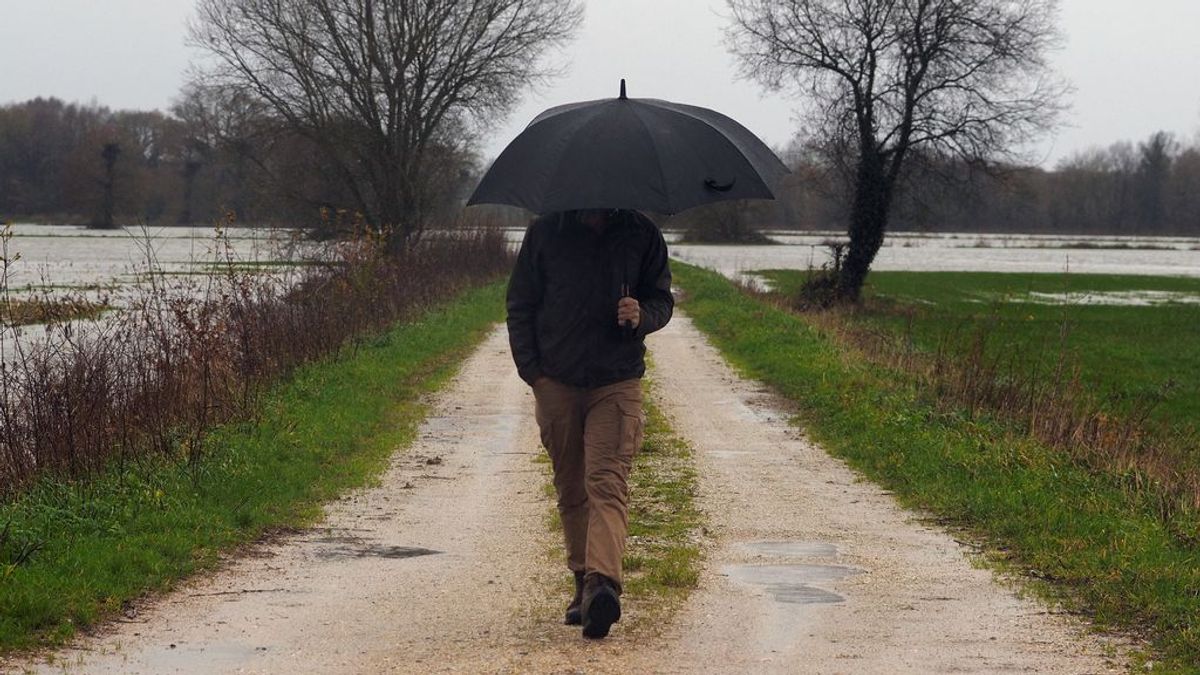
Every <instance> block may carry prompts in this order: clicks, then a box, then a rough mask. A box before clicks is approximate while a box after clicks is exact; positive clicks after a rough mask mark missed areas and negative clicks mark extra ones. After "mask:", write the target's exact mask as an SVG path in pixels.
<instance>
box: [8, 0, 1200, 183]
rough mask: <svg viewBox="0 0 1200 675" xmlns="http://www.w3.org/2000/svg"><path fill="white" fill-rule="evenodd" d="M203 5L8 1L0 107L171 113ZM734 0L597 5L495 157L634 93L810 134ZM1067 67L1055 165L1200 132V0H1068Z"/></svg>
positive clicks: (501, 135) (502, 132)
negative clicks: (763, 61)
mask: <svg viewBox="0 0 1200 675" xmlns="http://www.w3.org/2000/svg"><path fill="white" fill-rule="evenodd" d="M192 5H193V0H0V45H3V55H4V56H3V61H2V63H0V102H12V101H19V100H24V99H28V98H32V97H35V96H57V97H60V98H63V99H67V100H70V101H85V102H86V101H90V100H92V99H95V100H96V101H98V102H100V103H102V104H105V105H109V106H112V107H115V108H165V107H166V106H168V105H169V104H170V102H171V100H172V99H173V97H174V96H175V94H176V92H177V91H178V90H179V87H180V85H181V84H182V82H183V79H184V74H185V70H186V68H187V65H188V62H189V59H190V58H192V57H193V56H194V55H193V54H191V53H190V52H189V50H188V48H187V47H185V45H184V32H185V28H184V24H185V21H186V20H187V17H188V16H189V15H190V13H191V9H192ZM725 23H726V20H725V9H724V2H722V1H721V0H589V1H588V2H587V18H586V23H585V25H584V27H583V30H582V32H581V34H580V36H579V39H578V40H577V41H575V42H574V43H572V44H571V45H570V46H568V47H567V48H566V49H565V50H564V51H563V52H562V53H560V54H558V55H557V56H556V58H557V59H559V60H563V61H565V62H566V64H567V75H566V76H565V77H563V78H561V79H559V80H557V81H556V82H555V83H554V84H552V85H551V86H550V87H547V88H546V89H544V90H543V91H539V92H535V93H531V94H530V95H529V96H527V97H526V99H525V101H524V102H523V104H522V105H521V106H520V107H519V108H517V109H516V110H515V111H514V112H513V114H512V115H511V117H510V118H509V119H507V120H505V121H504V122H502V123H499V124H497V125H496V127H495V129H494V130H493V133H492V134H491V135H490V136H489V139H488V141H487V143H486V144H485V147H484V151H485V155H487V156H492V155H495V154H496V153H497V152H499V150H500V149H501V148H503V147H504V145H505V144H506V143H507V142H508V141H509V140H511V139H512V137H513V136H515V135H516V134H517V133H518V132H519V131H520V130H521V128H522V127H524V125H525V124H526V123H528V122H529V120H530V119H532V118H533V117H534V116H535V115H536V114H537V113H538V112H540V111H541V110H542V109H544V108H547V107H549V106H551V105H555V104H558V103H563V102H567V101H574V100H583V99H593V98H603V97H608V96H615V95H616V94H617V86H618V82H619V80H620V78H622V77H625V78H627V79H628V80H629V94H630V96H634V97H638V96H646V97H654V98H664V99H669V100H675V101H680V102H685V103H692V104H696V105H702V106H706V107H711V108H715V109H717V110H720V111H721V112H724V113H726V114H728V115H731V116H732V117H735V118H737V119H738V120H739V121H741V122H742V123H743V124H745V125H746V126H747V127H749V128H750V129H751V130H753V131H755V132H757V133H758V134H759V135H761V136H762V137H763V138H764V139H766V140H767V142H768V143H771V144H775V145H783V144H785V143H786V142H787V140H788V139H789V138H790V137H791V136H792V134H794V133H795V131H796V130H797V121H796V119H795V111H796V110H797V109H798V108H799V102H798V101H796V100H794V99H792V100H790V99H789V98H788V97H787V96H786V95H783V94H763V93H762V92H761V91H760V89H759V87H758V86H757V85H755V84H753V83H750V82H739V81H737V79H736V73H735V69H734V64H733V60H732V59H731V58H730V57H729V56H728V54H726V52H725V50H724V48H723V46H722V44H721V30H722V28H723V26H724V25H725ZM1062 26H1063V29H1064V31H1065V32H1066V36H1067V45H1066V47H1065V49H1064V50H1063V51H1062V52H1060V53H1059V54H1057V55H1056V57H1055V61H1056V63H1057V64H1058V69H1059V72H1060V73H1061V74H1062V75H1064V76H1065V77H1066V78H1067V79H1069V80H1070V81H1071V82H1072V83H1073V84H1074V86H1075V87H1076V92H1075V94H1074V96H1073V98H1072V105H1073V110H1072V112H1071V113H1070V115H1069V117H1068V122H1069V124H1070V126H1069V127H1067V128H1065V129H1063V130H1062V131H1060V132H1059V133H1058V134H1057V136H1056V137H1054V138H1052V139H1047V140H1046V142H1045V144H1044V147H1043V148H1042V149H1041V151H1040V154H1041V156H1043V157H1045V162H1046V163H1047V164H1053V162H1054V161H1056V160H1057V159H1059V158H1061V157H1062V156H1064V155H1067V154H1070V153H1072V152H1074V151H1077V150H1081V149H1084V148H1087V147H1088V146H1093V145H1108V144H1109V143H1112V142H1114V141H1117V140H1122V139H1128V140H1140V139H1142V138H1145V137H1146V136H1148V135H1149V134H1150V133H1152V132H1154V131H1156V130H1159V129H1166V130H1168V131H1172V132H1175V133H1176V134H1177V135H1179V136H1180V137H1181V138H1185V139H1193V138H1195V137H1196V135H1197V132H1200V37H1198V35H1197V31H1198V30H1200V0H1140V1H1135V0H1064V1H1063V11H1062Z"/></svg>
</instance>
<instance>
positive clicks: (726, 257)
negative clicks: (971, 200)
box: [8, 224, 1200, 293]
mask: <svg viewBox="0 0 1200 675" xmlns="http://www.w3.org/2000/svg"><path fill="white" fill-rule="evenodd" d="M13 232H14V236H13V238H12V241H11V242H10V243H9V248H10V251H9V254H10V256H11V255H12V254H14V253H16V254H19V255H20V260H19V261H17V262H16V263H15V264H14V265H13V266H12V268H11V269H10V270H9V279H8V284H9V287H10V289H12V290H13V291H16V292H18V293H20V292H39V291H40V292H46V291H54V290H58V289H62V290H88V289H97V288H103V289H113V288H118V287H122V286H127V285H129V284H134V283H137V282H138V280H139V275H141V274H143V273H144V272H145V270H146V268H147V264H148V260H150V259H153V260H154V261H155V264H156V265H158V266H159V268H160V269H161V270H163V271H165V272H168V273H170V274H172V275H178V276H180V277H188V276H196V275H203V274H206V273H210V272H212V271H213V265H214V263H218V262H221V261H224V260H226V259H229V258H232V259H233V260H235V261H236V262H237V263H238V264H248V265H263V266H264V267H269V266H270V265H271V263H278V262H281V261H286V260H294V259H296V258H297V256H298V255H300V254H301V253H303V250H302V249H303V248H304V247H305V246H306V245H307V244H305V243H304V242H303V241H301V240H299V239H297V237H296V236H295V231H294V230H280V229H272V230H268V229H250V228H232V229H229V230H226V231H225V236H224V239H223V241H218V240H217V239H216V238H215V237H214V231H213V229H212V228H186V227H172V228H152V229H149V230H145V231H142V230H134V229H128V230H115V231H97V230H87V229H82V228H76V227H65V226H52V225H22V224H18V225H14V226H13ZM507 234H508V237H509V239H510V241H513V242H514V243H515V242H519V241H520V240H521V236H522V234H523V232H522V230H519V229H512V230H508V231H507ZM772 237H773V238H774V239H776V240H777V241H778V242H780V243H779V244H777V245H768V246H740V245H700V244H682V243H678V239H679V233H677V232H668V233H667V239H668V241H671V242H672V244H671V254H672V255H673V256H674V257H676V258H678V259H680V260H683V261H684V262H688V263H692V264H696V265H701V266H703V267H708V268H712V269H715V270H718V271H720V272H722V273H724V274H726V275H727V276H730V277H739V276H743V275H745V274H746V273H748V272H752V271H756V270H763V269H807V268H808V267H810V266H811V267H820V266H821V265H823V264H825V263H826V262H828V260H829V250H828V247H827V245H826V243H827V242H828V241H830V240H838V239H843V238H844V234H842V233H837V232H776V233H772ZM874 269H876V270H879V271H897V270H907V271H960V272H1046V273H1073V274H1139V275H1165V276H1194V277H1200V238H1182V237H1145V238H1131V237H1098V238H1087V237H1070V236H1067V237H1060V236H1027V235H1023V236H1014V235H978V234H934V235H927V234H913V233H896V234H892V235H889V237H888V240H887V241H886V242H885V244H884V247H883V249H882V250H881V251H880V252H879V257H878V258H877V259H876V261H875V265H874Z"/></svg>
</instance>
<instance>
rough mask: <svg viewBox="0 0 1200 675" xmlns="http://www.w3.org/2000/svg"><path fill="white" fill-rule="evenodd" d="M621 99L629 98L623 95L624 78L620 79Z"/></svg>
mask: <svg viewBox="0 0 1200 675" xmlns="http://www.w3.org/2000/svg"><path fill="white" fill-rule="evenodd" d="M621 98H622V99H626V98H629V97H628V96H626V95H625V78H623V77H622V78H621Z"/></svg>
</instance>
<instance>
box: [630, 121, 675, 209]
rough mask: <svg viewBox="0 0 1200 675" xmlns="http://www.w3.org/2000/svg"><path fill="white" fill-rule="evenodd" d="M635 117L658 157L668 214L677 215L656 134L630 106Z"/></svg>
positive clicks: (660, 179)
mask: <svg viewBox="0 0 1200 675" xmlns="http://www.w3.org/2000/svg"><path fill="white" fill-rule="evenodd" d="M630 110H631V111H632V112H633V116H634V117H635V118H637V121H638V124H640V125H642V129H643V130H644V131H645V132H646V137H647V138H649V139H650V145H651V146H652V147H653V148H654V156H655V157H658V158H659V160H658V180H659V182H660V185H662V193H663V196H664V197H665V198H666V202H667V212H668V213H675V205H674V204H672V203H671V190H670V189H669V188H668V186H667V174H665V173H663V163H662V156H661V155H659V148H658V141H656V140H654V134H653V133H651V132H650V126H649V125H647V124H646V120H644V119H642V116H641V115H639V114H638V112H637V108H635V107H633V106H630Z"/></svg>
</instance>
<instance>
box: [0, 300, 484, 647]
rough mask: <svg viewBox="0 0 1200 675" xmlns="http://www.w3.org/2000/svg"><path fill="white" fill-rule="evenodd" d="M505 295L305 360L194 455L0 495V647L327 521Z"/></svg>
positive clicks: (44, 636)
mask: <svg viewBox="0 0 1200 675" xmlns="http://www.w3.org/2000/svg"><path fill="white" fill-rule="evenodd" d="M503 292H504V289H503V285H502V284H498V283H497V284H492V285H489V286H487V287H484V288H482V289H476V290H472V291H469V292H467V293H465V294H464V295H462V296H460V297H459V298H457V299H455V300H453V301H452V302H449V303H447V304H445V305H442V306H440V307H438V308H435V309H431V310H430V311H429V312H427V313H426V314H425V315H424V316H423V317H422V318H421V319H419V320H416V321H413V322H410V323H405V324H402V325H399V326H397V327H395V328H394V329H392V330H390V331H388V332H386V333H383V334H381V335H378V336H375V337H373V338H368V339H365V340H364V341H362V342H360V343H359V344H358V345H356V346H355V347H353V348H347V349H346V350H344V351H343V353H341V354H340V355H338V356H337V357H335V358H331V359H327V360H324V361H320V362H316V363H313V364H309V365H307V366H304V367H302V368H300V369H298V370H297V371H296V372H295V373H294V374H293V375H292V376H291V377H289V378H288V379H287V380H286V381H284V382H282V383H280V384H279V385H277V386H276V387H274V388H273V389H272V390H271V391H270V392H269V393H268V394H267V395H266V396H265V397H264V400H263V403H262V407H261V411H260V414H259V415H258V417H257V419H254V420H250V421H247V422H242V423H236V424H229V425H225V426H223V427H220V428H217V429H216V430H214V431H213V432H212V433H211V434H210V435H209V436H207V437H206V440H205V446H206V447H205V449H204V452H203V453H202V455H201V456H202V459H200V460H199V461H198V462H195V463H193V464H189V463H187V462H181V461H179V460H177V459H176V458H170V459H167V460H159V461H143V462H141V463H137V464H126V465H124V466H119V465H114V466H113V467H111V468H110V470H108V471H106V472H104V473H103V474H101V475H99V476H97V477H96V478H95V479H91V480H88V481H86V482H82V483H78V484H72V483H64V482H59V481H51V480H45V481H43V482H42V483H40V484H38V485H36V486H34V487H33V489H31V490H30V491H28V492H27V493H25V494H23V495H22V496H21V497H19V498H18V499H16V500H15V501H13V502H11V503H8V504H0V653H3V652H11V651H14V650H20V649H27V648H34V647H40V646H47V645H53V644H59V643H62V642H63V641H64V640H66V639H68V638H70V637H71V636H72V635H73V634H75V633H76V631H78V630H86V629H88V628H89V627H91V626H94V625H95V624H96V623H97V622H99V621H101V620H103V619H104V618H105V617H108V616H111V615H113V613H115V612H117V611H119V610H120V609H121V608H122V607H123V606H124V605H125V604H126V603H128V602H130V601H132V600H135V599H137V598H138V597H140V596H142V595H144V594H147V593H153V592H161V591H165V590H168V589H170V588H171V587H172V585H173V584H174V583H175V582H177V581H178V580H179V579H181V578H182V577H184V576H187V575H189V574H193V573H195V572H197V571H201V570H205V569H211V568H212V567H214V566H215V565H216V564H217V562H218V561H219V556H220V554H221V553H222V552H224V551H228V550H230V549H231V548H232V547H235V546H237V545H239V544H245V543H248V542H252V541H254V540H256V539H259V538H261V537H262V536H263V535H264V534H267V533H269V532H272V531H279V530H280V529H282V528H294V527H301V526H305V525H308V524H311V523H313V522H316V521H318V520H319V519H320V518H321V517H322V504H323V503H325V502H327V501H329V500H330V499H332V498H334V497H335V496H336V495H338V494H339V493H341V492H343V491H344V490H346V489H348V488H352V487H358V486H361V485H364V484H368V483H369V482H370V481H371V480H373V479H375V478H377V477H378V476H379V474H380V473H381V472H382V471H383V470H384V469H385V468H386V467H387V465H388V459H389V457H390V456H391V455H392V454H393V453H394V452H395V451H396V449H397V448H398V447H404V446H406V445H408V444H409V443H411V442H412V440H413V439H414V437H415V433H416V430H417V427H418V425H419V423H420V422H421V420H422V419H423V418H424V416H425V414H426V405H425V403H424V402H423V396H422V395H423V394H426V393H428V392H430V391H433V390H435V389H437V388H438V387H440V386H441V385H443V384H444V383H445V382H446V381H447V380H448V379H449V378H450V377H451V376H452V375H453V373H454V372H455V371H456V369H457V368H458V366H459V364H460V363H461V361H462V359H463V358H464V357H465V356H466V355H467V354H468V353H469V352H470V350H471V349H472V348H473V347H474V346H475V345H477V344H478V343H479V341H480V340H482V338H483V337H484V336H485V335H486V334H487V332H488V331H489V330H490V329H491V327H492V326H493V325H494V324H495V323H496V322H497V321H499V320H501V319H502V318H503V312H504V307H503V301H502V298H503ZM183 456H186V453H183Z"/></svg>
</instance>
